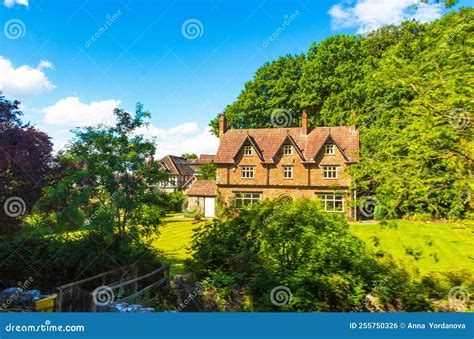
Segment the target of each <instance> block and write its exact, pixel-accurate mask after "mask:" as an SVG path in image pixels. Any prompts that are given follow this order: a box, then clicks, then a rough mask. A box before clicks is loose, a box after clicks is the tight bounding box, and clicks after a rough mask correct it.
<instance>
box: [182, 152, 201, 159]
mask: <svg viewBox="0 0 474 339" xmlns="http://www.w3.org/2000/svg"><path fill="white" fill-rule="evenodd" d="M181 158H184V159H197V158H198V156H197V154H196V153H183V154H181Z"/></svg>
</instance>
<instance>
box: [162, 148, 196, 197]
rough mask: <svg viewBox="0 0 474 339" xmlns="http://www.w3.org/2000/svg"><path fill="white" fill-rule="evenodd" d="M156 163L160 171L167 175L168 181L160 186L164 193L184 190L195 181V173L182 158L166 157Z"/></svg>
mask: <svg viewBox="0 0 474 339" xmlns="http://www.w3.org/2000/svg"><path fill="white" fill-rule="evenodd" d="M158 162H159V164H160V166H161V169H162V170H163V171H164V172H166V173H167V174H168V180H167V181H163V182H161V184H160V187H161V189H162V190H163V191H165V192H176V191H182V190H185V189H187V188H189V186H190V185H191V183H192V182H193V181H194V180H195V175H194V174H195V173H194V171H193V169H192V168H191V167H190V166H189V165H188V163H187V162H186V159H184V158H181V157H177V156H174V155H166V156H164V157H163V158H162V159H161V160H159V161H158Z"/></svg>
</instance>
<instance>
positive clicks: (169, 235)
mask: <svg viewBox="0 0 474 339" xmlns="http://www.w3.org/2000/svg"><path fill="white" fill-rule="evenodd" d="M164 223H165V224H164V225H163V226H161V227H160V232H161V234H160V236H159V237H158V238H157V239H156V240H155V241H153V244H152V245H153V246H154V247H155V248H157V249H158V250H160V251H162V252H163V254H164V256H165V257H166V259H168V261H169V263H170V264H171V274H179V273H181V272H182V270H183V260H184V259H186V258H189V257H190V256H191V253H190V251H189V246H190V245H191V240H192V236H193V234H194V231H193V230H194V229H195V228H196V227H198V226H199V225H200V224H202V222H196V221H195V220H194V219H193V218H184V217H183V215H182V214H172V215H168V216H167V217H166V218H165V220H164Z"/></svg>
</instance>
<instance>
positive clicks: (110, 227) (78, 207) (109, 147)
mask: <svg viewBox="0 0 474 339" xmlns="http://www.w3.org/2000/svg"><path fill="white" fill-rule="evenodd" d="M114 115H115V117H116V120H117V123H116V125H115V126H113V127H109V128H107V127H104V126H99V127H95V128H94V127H87V128H84V129H79V130H75V131H74V133H75V140H73V142H72V144H71V145H70V146H69V148H68V149H67V150H66V151H65V152H64V153H62V154H61V155H60V161H61V163H63V164H64V165H65V167H66V168H67V169H66V174H67V175H66V176H65V177H64V178H63V179H62V180H60V181H59V182H58V183H57V184H55V185H54V186H51V187H49V188H47V189H46V190H45V196H44V197H43V198H42V199H41V201H40V203H39V204H38V206H37V209H38V211H42V210H45V209H46V208H48V209H49V210H50V211H52V212H54V213H57V215H59V216H64V217H63V218H62V221H63V222H64V223H66V224H69V226H70V227H78V226H82V225H83V224H85V225H86V226H88V227H94V228H99V229H102V230H104V231H107V232H108V233H109V234H111V235H113V236H115V239H116V241H117V244H119V243H120V242H121V240H122V239H123V238H125V236H126V235H127V234H131V235H138V234H141V233H143V232H145V233H146V232H151V231H152V230H156V227H157V225H158V224H159V222H160V217H161V216H162V210H161V209H160V208H159V206H157V205H156V201H157V198H158V197H157V191H156V190H155V187H156V186H157V184H158V183H159V182H160V181H161V180H164V179H165V177H166V175H165V174H164V173H162V172H160V170H159V165H158V164H157V163H156V162H153V161H150V159H151V157H152V155H153V154H155V145H154V143H153V142H152V141H148V140H145V139H144V138H143V136H141V135H138V134H137V129H138V128H140V127H142V126H143V125H145V122H144V119H145V118H149V117H150V113H148V112H144V111H143V108H142V105H141V104H137V107H136V111H135V115H134V116H133V115H132V114H130V113H128V112H126V111H124V110H122V109H115V110H114ZM68 221H69V222H68Z"/></svg>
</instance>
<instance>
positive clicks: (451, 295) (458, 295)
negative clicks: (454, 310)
mask: <svg viewBox="0 0 474 339" xmlns="http://www.w3.org/2000/svg"><path fill="white" fill-rule="evenodd" d="M469 297H470V295H469V292H468V290H467V288H464V287H462V286H455V287H453V288H451V289H450V290H449V292H448V301H449V305H450V306H451V307H458V306H461V305H463V306H467V305H469Z"/></svg>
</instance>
